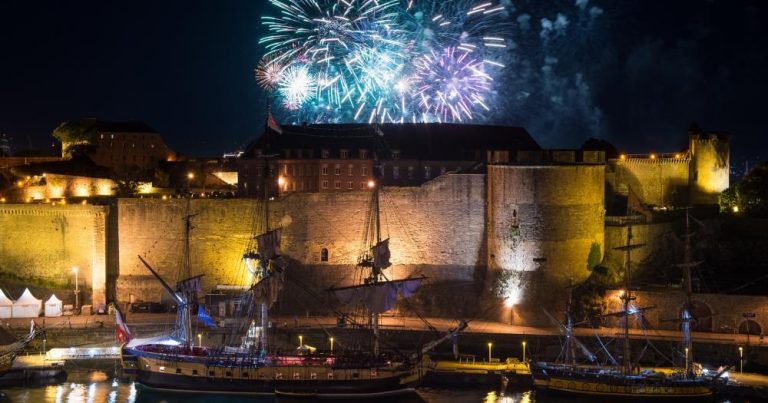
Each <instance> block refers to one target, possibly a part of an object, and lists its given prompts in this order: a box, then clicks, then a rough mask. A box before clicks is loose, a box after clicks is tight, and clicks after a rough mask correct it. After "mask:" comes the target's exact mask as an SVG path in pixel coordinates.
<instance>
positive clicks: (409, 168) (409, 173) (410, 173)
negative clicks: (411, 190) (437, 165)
mask: <svg viewBox="0 0 768 403" xmlns="http://www.w3.org/2000/svg"><path fill="white" fill-rule="evenodd" d="M408 179H413V167H412V166H410V167H408Z"/></svg>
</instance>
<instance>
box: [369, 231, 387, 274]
mask: <svg viewBox="0 0 768 403" xmlns="http://www.w3.org/2000/svg"><path fill="white" fill-rule="evenodd" d="M371 252H372V253H373V266H374V267H376V268H379V269H386V268H387V267H389V266H391V265H392V263H390V262H389V258H390V253H389V238H387V239H385V240H383V241H381V242H379V243H377V244H376V245H374V246H373V248H371Z"/></svg>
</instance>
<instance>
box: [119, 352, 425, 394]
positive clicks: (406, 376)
mask: <svg viewBox="0 0 768 403" xmlns="http://www.w3.org/2000/svg"><path fill="white" fill-rule="evenodd" d="M221 358H224V357H221ZM228 358H229V359H213V358H212V357H205V358H203V357H179V356H162V355H157V354H147V353H139V354H138V355H134V354H126V351H124V354H123V365H124V369H125V370H127V371H126V372H127V373H129V374H132V375H134V376H135V379H136V382H138V383H139V384H140V385H142V386H143V387H146V388H149V389H154V390H166V391H175V392H189V393H222V394H223V393H227V394H241V395H284V396H365V395H389V394H399V393H408V392H410V391H412V390H413V388H415V387H416V385H417V384H418V383H419V382H420V381H421V379H422V377H423V375H424V372H425V371H424V370H423V368H422V367H421V366H415V367H413V368H410V369H400V368H394V367H376V368H370V367H365V368H334V367H332V366H327V365H281V366H259V365H248V364H246V365H243V361H240V362H239V364H237V365H233V361H232V359H231V357H228ZM248 363H252V362H251V361H248Z"/></svg>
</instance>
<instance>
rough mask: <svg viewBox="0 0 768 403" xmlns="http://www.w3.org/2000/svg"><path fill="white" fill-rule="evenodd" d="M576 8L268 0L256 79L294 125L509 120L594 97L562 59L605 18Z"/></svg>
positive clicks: (595, 10)
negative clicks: (565, 49) (568, 96)
mask: <svg viewBox="0 0 768 403" xmlns="http://www.w3.org/2000/svg"><path fill="white" fill-rule="evenodd" d="M575 1H576V3H575V4H574V3H571V5H570V11H568V10H561V7H562V5H560V6H558V5H556V4H553V3H549V4H547V5H546V7H544V6H543V5H542V6H538V2H536V3H535V4H537V7H538V8H536V9H534V11H537V12H538V13H536V12H533V11H531V10H522V9H518V8H516V6H518V7H519V6H520V4H517V2H516V4H515V5H513V4H512V2H511V0H490V1H485V0H270V3H271V5H272V6H273V9H272V10H273V12H274V13H273V14H272V15H269V16H264V17H262V23H263V25H264V26H265V27H266V28H267V30H268V31H269V34H268V35H266V36H264V37H263V38H261V40H260V43H261V44H262V45H263V46H264V48H265V55H264V58H263V59H262V61H261V62H260V63H259V67H258V68H257V72H256V76H257V81H258V83H259V85H261V86H262V87H263V88H264V89H265V90H267V91H269V92H270V93H272V94H273V97H272V100H273V102H274V105H273V106H275V107H276V108H275V113H277V114H278V115H279V116H280V117H281V118H282V119H283V120H286V121H289V122H292V123H299V122H310V123H351V122H361V123H364V122H367V123H374V122H376V123H393V122H394V123H396V122H468V121H481V122H483V121H488V120H491V119H495V118H497V117H498V115H501V116H509V115H510V114H509V113H508V111H509V109H510V108H520V109H521V110H523V109H526V108H530V107H532V106H533V103H531V102H529V101H532V100H534V99H535V100H536V102H538V104H540V105H544V104H545V103H546V102H544V101H543V100H546V99H549V100H550V101H551V102H556V101H557V99H559V98H558V97H562V94H554V95H552V96H550V97H549V98H547V95H544V94H546V93H550V92H553V93H554V92H566V91H567V87H568V86H581V88H582V93H583V92H584V91H583V88H584V85H585V84H584V81H583V80H582V81H579V80H580V78H579V79H576V80H574V79H572V78H571V77H565V78H564V77H560V76H558V74H557V70H556V69H557V67H559V66H558V65H557V63H558V59H557V53H558V52H557V51H556V50H557V49H562V47H558V46H560V44H561V43H563V42H565V39H566V38H568V37H569V36H570V35H572V31H574V30H581V31H586V30H587V29H591V28H590V27H591V24H592V23H593V21H594V19H595V18H597V17H598V16H599V15H600V14H602V9H600V8H599V7H596V6H594V5H592V4H589V0H575ZM523 3H525V4H528V3H530V2H523ZM525 4H523V5H525ZM532 4H534V3H530V4H528V5H529V6H531V7H533V6H532ZM577 35H581V36H582V37H584V38H587V37H588V35H583V32H578V34H577ZM585 40H586V39H585ZM579 77H580V76H579ZM537 86H540V87H541V90H540V91H539V92H538V94H539V95H540V96H539V97H534V96H532V94H537V92H536V90H537V88H536V87H537ZM587 91H588V87H587ZM570 93H573V91H571V92H570ZM587 95H589V94H587ZM497 114H498V115H497Z"/></svg>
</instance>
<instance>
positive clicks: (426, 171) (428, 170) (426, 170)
mask: <svg viewBox="0 0 768 403" xmlns="http://www.w3.org/2000/svg"><path fill="white" fill-rule="evenodd" d="M431 173H432V169H431V167H430V166H428V165H427V166H425V167H424V179H429V178H430V174H431Z"/></svg>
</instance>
